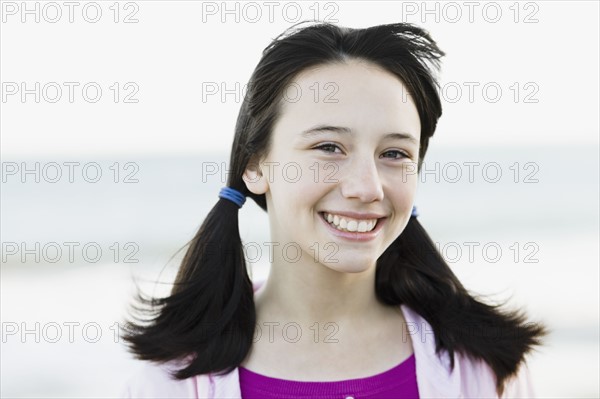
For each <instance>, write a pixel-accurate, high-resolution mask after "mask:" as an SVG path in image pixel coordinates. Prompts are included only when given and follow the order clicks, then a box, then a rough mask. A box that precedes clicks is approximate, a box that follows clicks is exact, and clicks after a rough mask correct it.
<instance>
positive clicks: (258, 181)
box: [242, 157, 269, 195]
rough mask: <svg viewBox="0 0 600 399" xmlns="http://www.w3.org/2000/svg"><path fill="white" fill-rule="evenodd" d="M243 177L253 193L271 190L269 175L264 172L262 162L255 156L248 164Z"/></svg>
mask: <svg viewBox="0 0 600 399" xmlns="http://www.w3.org/2000/svg"><path fill="white" fill-rule="evenodd" d="M242 179H243V180H244V183H246V187H247V188H248V191H250V192H251V193H252V194H257V195H262V194H264V193H266V192H267V191H268V190H269V185H268V182H267V177H266V176H265V175H264V174H263V173H262V169H261V167H260V164H259V163H258V161H257V159H256V158H254V157H253V158H252V159H251V160H250V161H249V162H248V165H246V170H245V171H244V174H243V175H242Z"/></svg>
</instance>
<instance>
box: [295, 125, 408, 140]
mask: <svg viewBox="0 0 600 399" xmlns="http://www.w3.org/2000/svg"><path fill="white" fill-rule="evenodd" d="M324 132H334V133H338V134H350V135H352V134H354V132H353V131H352V129H350V128H347V127H343V126H329V125H317V126H314V127H311V128H310V129H307V130H305V131H303V132H302V133H301V136H302V137H306V138H309V137H314V136H318V135H320V134H323V133H324ZM383 137H384V138H386V139H399V140H409V141H412V142H413V143H415V144H417V145H418V144H419V140H417V139H416V138H415V137H414V136H413V135H412V134H408V133H404V132H400V133H388V134H386V135H385V136H383Z"/></svg>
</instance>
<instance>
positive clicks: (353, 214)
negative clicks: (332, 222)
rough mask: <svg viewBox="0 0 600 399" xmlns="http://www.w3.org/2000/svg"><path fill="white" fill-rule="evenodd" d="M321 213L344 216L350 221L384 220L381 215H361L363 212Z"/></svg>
mask: <svg viewBox="0 0 600 399" xmlns="http://www.w3.org/2000/svg"><path fill="white" fill-rule="evenodd" d="M323 213H330V214H332V215H338V216H346V217H348V218H351V219H356V220H367V219H381V218H384V217H385V215H381V214H378V213H370V212H367V213H363V212H350V211H323Z"/></svg>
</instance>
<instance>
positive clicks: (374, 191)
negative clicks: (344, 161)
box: [341, 155, 383, 203]
mask: <svg viewBox="0 0 600 399" xmlns="http://www.w3.org/2000/svg"><path fill="white" fill-rule="evenodd" d="M348 166H350V168H348V170H346V173H345V176H344V179H343V181H342V182H341V183H342V184H341V190H342V195H343V196H344V198H358V199H360V200H361V201H362V202H365V203H369V202H373V201H381V200H383V186H382V184H381V179H380V176H379V171H378V170H377V165H376V163H375V160H374V159H373V156H372V155H371V156H362V157H361V158H359V159H358V158H357V159H355V161H354V162H352V163H351V165H348Z"/></svg>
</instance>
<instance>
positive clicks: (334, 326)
mask: <svg viewBox="0 0 600 399" xmlns="http://www.w3.org/2000/svg"><path fill="white" fill-rule="evenodd" d="M443 55H444V53H443V52H442V51H441V50H440V49H439V48H438V47H437V45H436V43H435V42H434V41H433V40H432V39H431V38H430V36H429V34H428V33H427V32H425V31H424V30H422V29H420V28H418V27H415V26H413V25H410V24H403V23H398V24H390V25H382V26H375V27H371V28H367V29H348V28H342V27H338V26H335V25H331V24H327V23H317V24H312V25H310V26H307V27H304V28H299V27H298V26H294V27H292V28H290V29H289V30H288V31H286V32H284V34H282V35H280V36H279V37H278V38H276V39H275V40H274V41H273V42H272V43H271V45H269V46H268V47H267V48H266V49H265V50H264V52H263V57H262V59H261V60H260V62H259V63H258V65H257V67H256V69H255V71H254V73H253V75H252V77H251V79H250V82H249V84H248V90H247V93H246V97H245V98H244V102H243V104H242V106H241V110H240V113H239V117H238V120H237V125H236V130H235V139H234V142H233V147H232V151H231V158H230V164H229V166H230V174H229V180H228V182H227V187H225V188H224V189H223V190H221V192H220V194H219V197H220V199H219V200H218V202H217V204H216V205H215V206H214V208H213V209H212V210H211V212H210V213H209V214H208V216H207V218H206V220H205V221H204V223H203V224H202V226H201V227H200V230H199V231H198V233H197V235H196V236H195V237H194V239H193V240H192V241H191V243H190V245H189V248H188V250H187V253H186V254H185V257H184V259H183V261H182V264H181V267H180V269H179V272H178V275H177V277H176V280H175V283H174V287H173V289H172V292H171V295H170V296H168V297H166V298H161V299H148V298H146V297H144V296H143V295H139V297H138V300H139V301H141V304H142V305H146V306H142V307H139V310H140V311H141V312H142V315H145V317H141V318H140V317H138V318H137V320H135V321H131V322H129V323H128V324H127V326H126V329H125V331H126V333H125V336H124V338H125V339H126V341H127V342H128V343H129V345H130V348H131V350H132V351H133V352H134V353H135V354H136V356H137V357H138V358H139V359H143V360H148V361H152V362H154V363H148V364H147V365H146V366H145V367H144V368H143V369H142V370H141V372H140V373H138V374H137V375H136V376H135V377H133V379H132V380H130V382H129V383H128V385H127V387H126V390H125V392H124V396H126V397H214V398H240V397H244V398H246V397H262V398H269V397H272V398H274V397H331V398H345V397H357V398H367V397H369V398H400V397H407V398H416V397H478V398H480V397H514V396H519V397H522V396H526V397H531V396H532V395H533V391H532V387H531V384H530V381H529V377H528V371H527V366H526V363H525V355H526V354H527V353H528V352H530V351H531V350H532V349H533V347H534V346H535V345H540V344H541V338H542V337H543V336H544V335H545V334H546V329H545V327H544V326H542V325H538V324H533V323H526V321H525V320H526V319H525V316H524V315H523V313H521V312H518V311H513V312H509V311H503V310H501V309H500V308H499V306H491V305H488V304H485V303H484V302H482V301H480V300H478V299H476V298H475V297H473V296H471V295H470V294H469V293H468V292H467V290H466V289H465V288H464V287H463V286H462V284H461V283H460V282H459V281H458V280H457V278H456V276H455V275H454V274H453V273H452V271H451V269H450V268H449V266H448V265H447V264H446V262H445V261H444V259H443V258H442V256H441V255H440V253H439V252H438V251H437V249H436V247H435V246H434V244H433V242H432V240H431V239H430V238H429V236H428V235H427V233H426V231H425V230H424V229H423V227H422V226H421V224H420V223H419V222H418V220H417V216H418V215H417V213H416V208H415V207H413V200H414V196H415V192H416V187H417V181H418V173H419V172H420V169H421V164H422V162H423V159H424V157H425V154H426V152H427V147H428V144H429V139H430V137H431V136H432V135H433V133H434V131H435V128H436V125H437V121H438V118H439V117H440V116H441V114H442V109H441V102H440V98H439V96H438V91H437V90H438V83H437V81H436V79H435V77H434V76H433V70H434V69H437V68H439V59H440V58H441V57H442V56H443ZM246 197H250V198H252V199H253V200H254V201H255V202H256V203H257V204H258V205H259V206H260V207H261V208H263V209H264V210H265V211H268V216H269V224H270V230H271V238H272V242H273V243H274V244H273V253H272V259H271V269H270V274H269V276H268V279H267V281H265V282H254V283H253V282H252V281H251V279H250V277H249V274H248V271H247V269H246V263H245V258H244V253H243V246H242V242H241V239H240V234H239V229H238V210H239V208H241V207H242V205H243V204H244V201H245V200H246ZM290 248H292V250H291V251H290Z"/></svg>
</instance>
